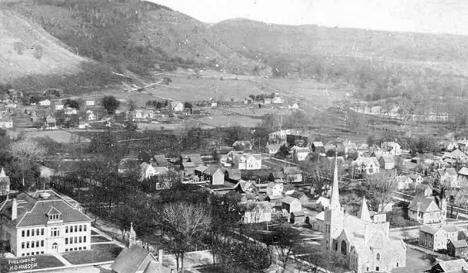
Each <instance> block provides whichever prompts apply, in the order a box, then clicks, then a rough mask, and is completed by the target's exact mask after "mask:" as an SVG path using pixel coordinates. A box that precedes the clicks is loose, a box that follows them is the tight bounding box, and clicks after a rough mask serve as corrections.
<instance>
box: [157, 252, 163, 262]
mask: <svg viewBox="0 0 468 273" xmlns="http://www.w3.org/2000/svg"><path fill="white" fill-rule="evenodd" d="M158 262H159V263H161V264H162V262H163V250H162V249H160V250H159V251H158Z"/></svg>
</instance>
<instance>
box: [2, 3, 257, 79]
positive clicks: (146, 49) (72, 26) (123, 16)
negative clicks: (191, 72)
mask: <svg viewBox="0 0 468 273" xmlns="http://www.w3.org/2000/svg"><path fill="white" fill-rule="evenodd" d="M0 10H2V12H8V13H9V14H12V16H7V17H11V18H22V20H23V21H22V22H21V23H20V24H18V23H14V22H8V24H9V25H10V26H16V25H18V26H22V25H24V24H28V23H30V25H31V26H36V27H37V31H38V32H41V33H42V34H47V33H48V35H49V34H50V35H51V36H50V35H49V36H50V37H49V38H47V39H46V38H44V37H42V38H37V37H36V36H31V37H30V38H24V37H27V33H28V32H27V31H26V30H24V31H23V32H24V33H23V34H24V35H23V36H24V37H23V38H24V39H34V40H37V39H39V40H41V39H42V40H47V42H48V45H43V46H42V48H43V52H44V53H48V52H49V51H53V52H56V53H57V54H56V56H49V55H46V54H44V59H45V58H46V57H50V58H53V57H55V58H58V59H61V61H62V63H63V64H65V65H66V68H62V69H61V67H60V66H59V65H56V64H55V63H52V64H50V66H51V67H54V68H56V70H54V71H50V69H41V67H40V66H39V65H36V66H35V67H33V68H35V69H37V70H40V71H41V72H42V73H35V71H29V70H28V73H18V74H17V75H15V77H14V78H16V79H17V78H18V77H20V78H21V76H23V78H24V77H29V80H28V82H29V83H30V86H29V87H33V86H34V85H35V84H39V85H50V83H51V82H52V83H53V84H55V85H59V84H64V82H63V81H62V80H61V79H63V77H61V76H63V75H64V74H65V73H62V72H68V71H72V72H74V73H75V74H74V75H73V77H72V79H71V82H76V83H83V78H84V77H83V75H82V74H80V73H87V75H86V78H87V81H88V82H90V85H93V86H94V88H95V86H96V85H106V84H112V83H119V81H122V79H121V78H120V79H118V78H115V74H113V73H111V71H114V72H118V73H125V72H126V71H131V72H133V73H136V74H140V75H144V74H147V73H149V72H151V71H154V70H164V71H167V70H174V69H177V68H179V67H182V68H193V69H206V68H211V69H224V70H227V71H230V72H237V73H242V72H243V71H251V70H252V68H253V67H254V63H253V61H252V60H250V59H248V58H246V57H244V56H243V55H241V54H238V53H237V52H236V51H234V50H232V49H231V48H230V47H229V46H227V45H226V44H225V43H223V42H222V41H221V40H220V39H218V38H217V37H216V35H213V33H212V32H211V30H209V29H208V28H207V26H206V25H205V24H203V23H201V22H199V21H197V20H195V19H193V18H191V17H189V16H186V15H184V14H181V13H178V12H176V11H173V10H171V9H169V8H166V7H164V6H160V5H157V4H154V3H149V2H145V1H140V0H9V1H7V2H1V3H0ZM5 18H6V17H5ZM0 19H1V18H0ZM10 20H12V19H10ZM5 26H6V24H0V33H2V32H4V31H5V29H6V27H5ZM41 27H42V28H41ZM44 30H45V31H44ZM6 31H7V32H8V30H6ZM1 38H3V37H0V39H1ZM23 38H20V39H23ZM25 41H26V40H25ZM24 44H27V45H28V46H29V44H32V42H30V41H29V42H24ZM56 45H61V46H62V47H64V48H67V49H68V51H70V52H72V53H74V54H71V55H73V56H71V55H70V56H68V57H70V58H72V59H73V60H75V61H73V60H72V59H70V60H68V59H67V58H64V57H63V56H61V55H60V54H59V53H60V52H62V51H61V50H58V49H56V48H54V47H56ZM11 49H13V48H11ZM24 56H26V55H23V57H22V58H24ZM84 59H87V60H88V61H91V63H94V64H95V65H98V66H99V69H98V71H99V73H98V75H96V76H93V74H94V73H91V74H89V73H88V72H89V71H90V70H93V69H95V66H89V65H86V67H80V66H77V63H79V60H84ZM40 64H41V65H44V64H43V63H40ZM33 65H34V64H33ZM5 67H6V66H5ZM23 68H24V67H23ZM57 71H58V72H57ZM57 73H58V74H57ZM46 75H47V76H48V78H45V76H46ZM67 78H69V76H68V75H67ZM21 81H23V79H21ZM21 81H16V83H17V85H18V84H20V85H21ZM54 81H55V82H54ZM68 82H70V80H68ZM68 82H67V84H68ZM21 87H22V86H21ZM40 87H42V86H40ZM70 88H78V84H75V85H73V86H70Z"/></svg>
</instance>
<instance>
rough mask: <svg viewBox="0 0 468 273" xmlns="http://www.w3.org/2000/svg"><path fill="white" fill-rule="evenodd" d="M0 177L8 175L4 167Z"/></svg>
mask: <svg viewBox="0 0 468 273" xmlns="http://www.w3.org/2000/svg"><path fill="white" fill-rule="evenodd" d="M0 177H6V174H5V170H4V169H3V167H2V172H0Z"/></svg>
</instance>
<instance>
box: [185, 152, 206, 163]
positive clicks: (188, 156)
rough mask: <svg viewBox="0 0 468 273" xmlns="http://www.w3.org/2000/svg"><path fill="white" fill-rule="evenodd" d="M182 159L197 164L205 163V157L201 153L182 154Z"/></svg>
mask: <svg viewBox="0 0 468 273" xmlns="http://www.w3.org/2000/svg"><path fill="white" fill-rule="evenodd" d="M180 156H181V157H182V159H187V160H189V161H191V162H193V163H194V164H195V165H203V164H204V163H203V159H202V158H201V155H200V154H181V155H180Z"/></svg>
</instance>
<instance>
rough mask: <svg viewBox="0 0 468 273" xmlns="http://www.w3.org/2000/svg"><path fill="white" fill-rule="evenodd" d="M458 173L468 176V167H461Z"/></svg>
mask: <svg viewBox="0 0 468 273" xmlns="http://www.w3.org/2000/svg"><path fill="white" fill-rule="evenodd" d="M458 174H459V175H465V176H468V168H467V167H463V168H461V169H460V171H458Z"/></svg>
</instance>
